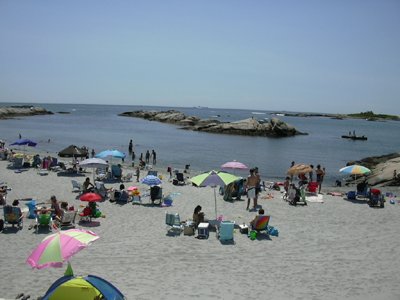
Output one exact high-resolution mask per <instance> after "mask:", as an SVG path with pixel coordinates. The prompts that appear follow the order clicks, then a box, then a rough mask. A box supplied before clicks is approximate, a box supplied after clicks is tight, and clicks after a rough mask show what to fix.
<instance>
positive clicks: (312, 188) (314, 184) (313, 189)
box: [306, 181, 319, 195]
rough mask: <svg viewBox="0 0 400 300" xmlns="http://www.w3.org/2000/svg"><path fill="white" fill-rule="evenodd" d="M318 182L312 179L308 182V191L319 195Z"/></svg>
mask: <svg viewBox="0 0 400 300" xmlns="http://www.w3.org/2000/svg"><path fill="white" fill-rule="evenodd" d="M318 187H319V184H318V182H315V181H311V182H309V183H308V184H307V188H306V192H307V194H311V195H318Z"/></svg>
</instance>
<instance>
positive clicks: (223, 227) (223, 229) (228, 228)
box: [218, 221, 235, 242]
mask: <svg viewBox="0 0 400 300" xmlns="http://www.w3.org/2000/svg"><path fill="white" fill-rule="evenodd" d="M234 228H235V222H231V221H222V222H221V223H220V224H219V227H218V238H219V240H220V241H221V242H226V241H232V242H233V232H234Z"/></svg>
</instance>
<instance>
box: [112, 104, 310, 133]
mask: <svg viewBox="0 0 400 300" xmlns="http://www.w3.org/2000/svg"><path fill="white" fill-rule="evenodd" d="M120 116H126V117H135V118H142V119H146V120H151V121H158V122H164V123H169V124H175V125H179V126H181V128H182V129H187V130H195V131H204V132H211V133H224V134H236V135H251V136H268V137H287V136H294V135H298V134H306V133H301V132H299V131H297V130H296V128H294V127H293V126H291V125H289V124H287V123H285V122H283V121H281V120H279V119H277V118H272V119H271V120H269V122H266V123H260V122H259V121H257V120H256V119H254V118H249V119H244V120H240V121H235V122H220V121H218V120H209V119H200V118H198V117H194V116H186V115H185V114H183V113H182V112H179V111H176V110H168V111H161V112H158V111H143V110H139V111H133V112H124V113H122V114H120Z"/></svg>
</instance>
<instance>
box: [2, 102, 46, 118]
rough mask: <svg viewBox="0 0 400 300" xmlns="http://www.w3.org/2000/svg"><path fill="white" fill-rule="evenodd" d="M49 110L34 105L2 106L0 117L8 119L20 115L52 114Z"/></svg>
mask: <svg viewBox="0 0 400 300" xmlns="http://www.w3.org/2000/svg"><path fill="white" fill-rule="evenodd" d="M52 114H53V113H52V112H51V111H48V110H46V109H44V108H42V107H35V106H25V105H23V106H4V107H0V119H10V118H15V117H22V116H35V115H52Z"/></svg>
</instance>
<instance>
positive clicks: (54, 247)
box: [26, 229, 99, 269]
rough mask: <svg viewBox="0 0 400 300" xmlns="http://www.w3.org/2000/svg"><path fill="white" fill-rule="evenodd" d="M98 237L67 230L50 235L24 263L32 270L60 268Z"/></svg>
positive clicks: (81, 230)
mask: <svg viewBox="0 0 400 300" xmlns="http://www.w3.org/2000/svg"><path fill="white" fill-rule="evenodd" d="M98 238H99V236H98V235H97V234H95V233H94V232H92V231H89V230H83V229H69V230H65V231H59V232H56V233H54V234H51V235H49V236H47V237H45V238H44V239H43V241H42V242H41V243H40V244H39V245H38V246H37V247H36V249H35V250H33V252H32V254H31V255H30V256H29V257H28V259H27V260H26V262H27V263H28V264H29V265H31V266H32V267H33V268H37V269H43V268H47V267H55V268H61V267H62V265H63V263H64V262H65V261H68V260H69V258H70V257H71V256H72V255H74V254H75V253H77V252H79V251H80V250H82V249H84V248H86V247H87V246H88V245H90V244H91V243H92V242H94V241H95V240H97V239H98Z"/></svg>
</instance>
